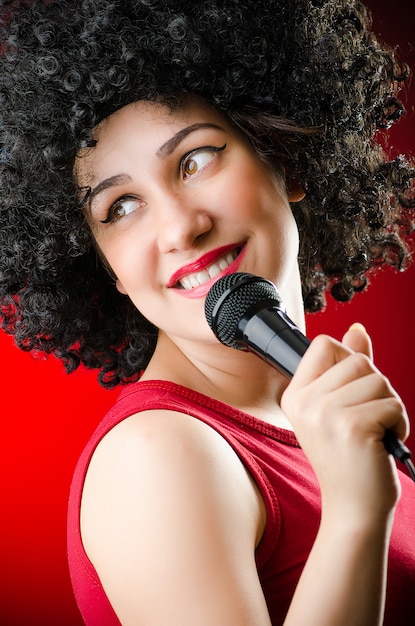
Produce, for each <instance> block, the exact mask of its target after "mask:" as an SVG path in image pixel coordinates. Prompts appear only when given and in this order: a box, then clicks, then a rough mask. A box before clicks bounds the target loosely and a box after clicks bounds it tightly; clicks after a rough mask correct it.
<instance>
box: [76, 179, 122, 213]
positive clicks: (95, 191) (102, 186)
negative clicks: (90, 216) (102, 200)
mask: <svg viewBox="0 0 415 626" xmlns="http://www.w3.org/2000/svg"><path fill="white" fill-rule="evenodd" d="M131 181H132V178H131V176H129V175H128V174H116V175H115V176H110V177H109V178H106V179H105V180H103V181H101V182H100V183H98V185H97V186H96V187H94V188H92V187H88V189H87V192H86V194H85V196H84V198H83V199H82V200H81V205H86V206H88V208H91V204H92V201H93V200H94V198H95V197H96V196H98V195H99V194H100V193H102V192H103V191H105V190H106V189H109V188H110V187H117V186H119V185H125V183H130V182H131Z"/></svg>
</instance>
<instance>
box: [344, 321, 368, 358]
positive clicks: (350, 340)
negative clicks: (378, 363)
mask: <svg viewBox="0 0 415 626" xmlns="http://www.w3.org/2000/svg"><path fill="white" fill-rule="evenodd" d="M342 343H343V345H345V346H347V347H348V348H349V349H350V350H353V352H361V353H362V354H365V355H366V356H368V357H369V359H371V360H373V349H372V341H371V339H370V337H369V335H368V333H367V332H366V329H365V327H364V326H363V324H360V323H359V322H356V323H355V324H352V325H351V326H350V328H349V330H348V331H347V332H346V333H345V335H344V336H343V339H342Z"/></svg>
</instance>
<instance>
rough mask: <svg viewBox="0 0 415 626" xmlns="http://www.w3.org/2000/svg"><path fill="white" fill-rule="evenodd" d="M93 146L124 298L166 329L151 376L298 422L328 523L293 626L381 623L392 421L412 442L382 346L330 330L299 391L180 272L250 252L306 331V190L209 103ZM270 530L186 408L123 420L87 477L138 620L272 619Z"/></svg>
mask: <svg viewBox="0 0 415 626" xmlns="http://www.w3.org/2000/svg"><path fill="white" fill-rule="evenodd" d="M195 124H198V125H200V124H203V125H204V126H203V127H199V126H198V127H195ZM189 129H191V130H189ZM96 138H97V139H98V143H97V147H96V148H93V149H89V150H87V151H84V152H82V153H80V154H79V158H78V160H77V163H76V170H75V174H76V177H77V180H78V183H79V184H80V186H91V188H92V189H94V190H97V189H100V188H101V190H102V183H103V181H107V182H106V183H105V185H106V189H105V190H102V191H101V192H100V193H98V194H95V196H94V198H93V200H92V202H91V204H90V206H88V207H87V218H88V221H89V223H90V226H91V229H92V232H93V234H94V237H95V239H96V242H97V245H98V246H99V248H100V250H101V253H102V255H103V256H104V257H105V259H106V261H107V263H108V264H109V266H110V267H111V269H112V271H113V273H114V274H115V276H116V277H117V282H116V285H117V289H119V291H120V292H122V293H124V294H125V295H126V297H129V298H130V299H131V300H132V301H133V303H134V304H135V305H136V306H137V307H138V308H139V309H140V311H141V312H142V313H143V314H144V315H145V316H147V317H148V319H149V320H150V321H152V322H153V323H154V324H155V325H156V326H158V328H159V329H160V332H159V339H158V343H157V347H156V350H155V353H154V356H153V358H152V360H151V362H150V364H149V366H148V368H147V370H146V372H145V374H144V377H143V378H144V379H155V378H158V379H164V380H170V381H173V382H176V383H179V384H182V385H185V386H187V387H190V388H193V389H195V390H197V391H199V392H201V393H204V394H206V395H210V396H212V397H214V398H217V399H218V400H221V401H223V402H226V403H228V404H230V405H232V406H235V407H237V408H239V409H241V410H243V411H246V412H249V413H250V414H251V415H254V416H256V417H257V418H259V419H262V420H265V421H268V422H270V423H273V424H275V425H277V426H279V427H282V428H288V429H294V431H295V433H296V435H297V437H298V439H299V441H300V444H301V445H302V447H303V449H304V451H305V453H306V454H307V456H308V458H309V460H310V462H311V464H312V466H313V469H314V471H315V472H316V474H317V477H318V479H319V482H320V487H321V494H322V502H323V514H322V522H321V527H320V530H319V533H318V536H317V538H316V541H315V544H314V547H313V550H312V552H311V554H310V557H309V559H308V561H307V563H306V566H305V569H304V572H303V575H302V577H301V580H300V584H299V586H298V589H297V590H296V593H295V595H294V598H293V601H292V604H291V608H290V611H289V614H288V616H287V619H286V621H285V624H287V625H288V626H290V625H293V624H304V623H307V624H308V625H313V624H316V626H317V624H318V625H319V626H324V625H326V624H327V625H330V626H343V625H346V624H350V625H351V624H353V626H356V625H358V624H362V625H363V624H364V625H365V626H367V625H368V624H370V625H372V624H374V625H376V624H381V621H382V611H383V598H384V587H385V575H384V570H385V563H386V555H387V545H388V539H389V534H390V528H391V523H392V520H393V511H394V507H395V504H396V502H397V499H398V497H399V482H398V479H397V475H396V468H395V466H394V463H393V461H392V460H391V459H390V457H389V456H388V455H387V453H386V452H385V449H384V446H383V443H382V437H383V434H384V430H385V428H392V429H394V430H395V432H396V433H397V434H398V436H400V437H401V438H405V437H406V436H407V430H408V420H407V416H406V413H405V409H404V407H403V406H402V403H401V401H400V399H399V398H398V397H397V395H396V394H395V392H394V391H393V390H392V389H391V387H390V385H389V383H388V381H387V380H386V379H385V378H384V377H383V376H382V375H381V374H380V373H379V372H378V370H377V369H376V368H375V366H374V365H373V362H372V359H371V344H370V339H369V337H368V336H367V334H366V333H365V331H364V329H362V328H361V327H357V328H354V329H351V330H350V331H349V332H348V333H346V335H345V337H344V339H343V342H342V343H340V342H337V341H335V340H333V339H331V338H329V337H326V336H321V337H318V338H316V339H315V340H314V341H313V342H312V344H311V346H310V348H309V349H308V350H307V352H306V354H305V356H304V357H303V359H302V361H301V364H300V366H299V368H298V370H297V372H296V374H295V376H294V377H293V379H292V381H291V382H290V383H289V381H288V380H287V379H286V378H285V377H283V376H282V375H281V374H279V373H278V372H277V371H275V370H273V369H272V368H270V367H269V366H268V365H266V364H265V363H262V361H260V360H259V359H258V358H257V357H255V356H253V355H251V354H248V353H243V352H239V351H236V350H233V349H230V348H226V347H224V346H223V345H221V344H219V343H218V341H217V340H216V339H215V338H214V336H213V334H212V332H211V331H210V329H209V327H208V325H207V323H206V320H205V317H204V299H205V295H206V292H207V288H208V286H209V283H206V285H205V286H202V287H198V288H197V290H196V291H195V292H194V293H195V294H196V295H197V297H189V292H186V290H184V289H182V288H180V286H179V285H177V283H176V282H175V280H172V277H173V279H175V277H176V278H177V277H178V276H179V277H181V276H182V274H183V272H184V273H186V272H187V271H189V270H192V271H194V268H195V267H197V268H198V269H200V267H201V266H203V265H204V264H206V263H207V260H209V262H211V261H212V259H215V258H216V257H217V256H218V255H219V256H220V251H221V250H223V246H230V247H231V248H232V249H235V251H236V252H235V255H236V254H237V255H238V256H237V257H236V259H235V260H234V262H233V264H232V266H231V270H233V271H247V272H251V273H254V274H258V275H260V276H264V277H266V278H269V279H271V280H273V281H274V282H275V283H276V284H277V285H278V288H279V291H280V293H281V295H282V298H283V301H284V302H285V305H286V307H287V311H288V314H289V316H290V317H291V318H292V319H293V320H294V321H295V322H296V323H297V324H298V326H299V327H300V328H302V329H303V330H304V314H303V309H302V300H301V285H300V279H299V272H298V266H297V253H298V233H297V229H296V225H295V221H294V219H293V216H292V213H291V210H290V202H295V201H298V200H299V199H301V198H302V193H301V191H299V190H295V189H293V190H286V189H285V188H284V186H283V184H282V183H281V181H278V180H276V179H275V177H274V176H273V175H272V174H271V173H270V172H269V171H268V169H267V167H266V166H265V165H264V163H263V162H262V161H260V159H259V158H258V157H257V156H256V154H255V153H254V152H253V151H252V149H251V148H250V146H249V144H248V143H247V142H246V141H245V139H244V138H243V137H242V136H241V135H240V134H239V132H237V131H236V130H235V129H234V128H233V127H232V126H231V125H230V124H229V122H228V121H227V120H226V118H225V117H223V116H222V115H220V114H219V113H217V112H216V111H214V110H213V109H212V108H211V107H209V106H208V105H206V104H205V103H203V102H201V101H200V100H198V99H196V98H194V99H192V100H191V101H190V102H189V103H188V104H187V105H184V106H183V107H181V108H180V109H177V110H174V111H169V110H168V109H166V108H165V107H164V106H162V105H159V104H154V103H144V102H140V103H135V104H133V105H129V106H128V107H124V108H123V109H121V110H119V111H117V112H116V113H114V114H113V115H112V116H110V117H109V118H107V119H106V120H104V122H102V123H101V124H100V126H99V127H98V128H97V129H96ZM225 145H226V147H223V146H225ZM206 146H207V147H208V148H206ZM189 153H190V156H189ZM113 177H117V178H116V179H114V178H113ZM109 180H110V182H111V185H108V181H109ZM93 195H94V192H93ZM126 195H127V196H128V200H127V201H126V202H124V203H123V204H122V205H120V204H119V203H118V204H117V206H116V207H115V208H114V203H115V202H116V201H117V200H119V199H120V198H121V197H124V196H126ZM111 207H112V209H111ZM109 216H112V217H113V218H114V216H117V217H119V218H120V219H112V221H108V217H109ZM241 248H242V249H243V252H242V253H240V250H241ZM226 249H227V248H226ZM239 253H240V254H239ZM206 255H207V256H206ZM223 271H225V272H226V271H230V270H226V269H224V270H223ZM166 311H168V315H166ZM340 484H341V485H342V489H339V488H338V486H339V485H340ZM265 522H266V520H265V511H264V504H263V502H262V499H261V496H260V494H259V492H258V490H257V488H256V485H255V484H254V483H253V481H252V479H251V478H250V476H249V474H248V473H247V471H246V470H245V468H244V467H243V465H242V464H241V462H240V460H239V459H238V457H237V456H236V454H235V453H234V452H233V450H232V449H231V448H230V446H229V445H228V444H227V443H226V442H225V441H224V440H223V439H222V438H221V437H220V436H219V435H218V434H217V433H216V432H214V431H212V430H211V429H210V428H209V427H207V426H206V425H204V424H203V423H201V422H199V421H198V420H195V419H193V418H191V417H189V416H187V415H184V414H181V413H176V412H172V411H147V412H142V413H140V414H139V415H133V416H131V417H129V418H127V419H126V420H124V421H123V422H122V423H121V424H119V425H118V426H116V427H115V428H114V429H113V430H112V431H111V432H110V433H109V434H108V435H107V436H106V437H105V438H104V439H103V441H102V442H101V443H100V444H99V446H98V448H97V450H96V451H95V453H94V456H93V458H92V461H91V464H90V467H89V469H88V473H87V477H86V482H85V487H84V493H83V499H82V507H81V531H82V537H83V541H84V545H85V549H86V551H87V554H88V556H89V557H90V559H91V561H92V563H93V564H94V566H95V568H96V569H97V572H98V573H99V575H100V577H101V580H102V582H103V585H104V588H105V590H106V592H107V594H108V597H109V598H110V601H111V602H112V604H113V606H114V608H115V610H116V612H117V614H118V615H119V617H120V620H121V622H122V624H123V625H126V626H127V625H129V624H146V626H153V625H154V626H161V625H165V624H169V626H175V625H176V624H177V626H179V625H180V626H183V625H184V624H189V625H190V624H192V626H193V625H197V626H199V625H200V626H205V625H206V626H208V625H209V626H211V624H217V625H219V626H220V625H223V626H225V625H226V626H233V625H235V626H237V625H238V626H248V625H250V626H254V625H255V626H269V624H270V623H271V622H270V619H269V615H268V612H267V608H266V605H265V601H264V597H263V594H262V590H261V587H260V584H259V580H258V575H257V571H256V567H255V559H254V551H255V547H256V545H258V543H259V541H260V539H261V536H262V533H263V530H264V527H265ZM137 590H139V592H138V591H137ZM184 590H185V591H184Z"/></svg>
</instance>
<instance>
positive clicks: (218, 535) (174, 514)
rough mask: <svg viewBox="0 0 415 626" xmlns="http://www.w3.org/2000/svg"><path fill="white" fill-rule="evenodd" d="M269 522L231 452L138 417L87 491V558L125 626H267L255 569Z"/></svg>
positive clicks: (208, 435) (201, 433)
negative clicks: (263, 533)
mask: <svg viewBox="0 0 415 626" xmlns="http://www.w3.org/2000/svg"><path fill="white" fill-rule="evenodd" d="M264 518H265V514H264V512H263V510H262V508H261V504H260V498H259V496H258V494H257V492H256V488H255V487H254V485H253V483H252V481H251V478H250V477H249V476H248V474H247V472H246V470H245V469H244V467H243V465H242V463H241V462H240V460H239V458H238V457H237V456H236V454H235V453H234V451H233V450H232V449H231V447H230V446H229V445H228V444H227V443H226V442H225V441H224V440H223V439H222V438H221V437H220V436H219V435H218V434H217V433H216V432H214V431H213V430H212V429H210V428H209V427H208V426H206V425H205V424H203V423H201V422H199V421H198V420H195V419H193V418H190V417H188V416H186V415H182V414H178V413H173V412H166V411H164V412H163V411H151V412H148V413H140V415H139V416H132V417H130V418H128V419H127V420H125V421H124V422H122V423H121V424H120V425H118V426H117V427H116V428H115V429H113V431H111V432H110V433H109V434H108V435H107V437H106V438H105V439H104V440H103V441H102V442H101V444H100V445H99V447H98V448H97V450H96V452H95V454H94V457H93V459H92V462H91V465H90V468H89V470H88V475H87V479H86V482H85V488H84V495H83V501H82V508H81V528H82V537H83V541H84V545H85V549H86V551H87V553H88V556H89V557H90V559H91V560H92V562H93V564H94V566H95V568H96V569H97V572H98V574H99V576H100V578H101V580H102V583H103V585H104V588H105V591H106V593H107V595H108V597H109V599H110V601H111V603H112V604H113V607H114V609H115V611H116V612H117V614H118V616H119V618H120V621H121V622H122V624H123V626H129V625H134V626H139V625H141V624H142V625H143V626H167V625H168V626H175V625H177V626H187V625H189V626H190V625H191V626H212V624H215V625H217V626H254V625H255V626H270V621H269V617H268V612H267V608H266V605H265V601H264V598H263V594H262V590H261V587H260V584H259V581H258V575H257V571H256V566H255V558H254V551H255V544H256V543H257V542H258V541H259V539H260V534H261V530H262V525H263V524H264Z"/></svg>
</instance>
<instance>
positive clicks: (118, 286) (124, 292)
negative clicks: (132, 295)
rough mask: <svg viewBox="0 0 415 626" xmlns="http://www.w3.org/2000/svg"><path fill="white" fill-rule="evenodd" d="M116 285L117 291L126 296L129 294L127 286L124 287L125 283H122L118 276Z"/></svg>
mask: <svg viewBox="0 0 415 626" xmlns="http://www.w3.org/2000/svg"><path fill="white" fill-rule="evenodd" d="M115 286H116V288H117V291H119V292H120V293H122V294H123V295H124V296H126V295H127V290H126V288H125V287H124V285H123V284H122V282H121V281H120V280H118V278H117V280H116V281H115Z"/></svg>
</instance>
